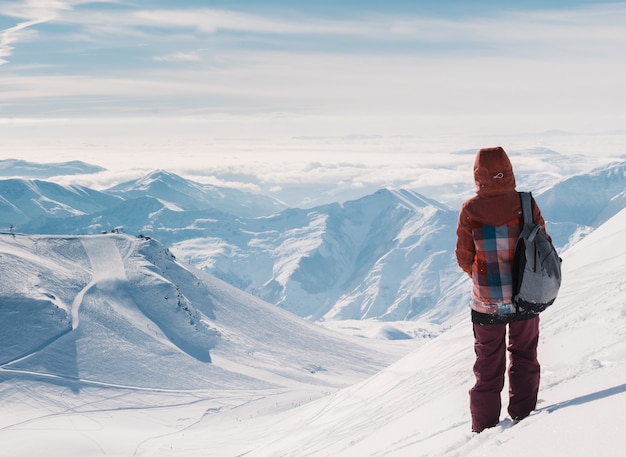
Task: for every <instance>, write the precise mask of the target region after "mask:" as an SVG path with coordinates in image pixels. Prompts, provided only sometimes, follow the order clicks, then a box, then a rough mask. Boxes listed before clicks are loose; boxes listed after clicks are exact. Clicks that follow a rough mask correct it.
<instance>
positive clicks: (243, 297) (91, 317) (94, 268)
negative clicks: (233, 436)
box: [0, 234, 388, 389]
mask: <svg viewBox="0 0 626 457" xmlns="http://www.w3.org/2000/svg"><path fill="white" fill-rule="evenodd" d="M0 253H1V257H0V269H1V270H2V271H3V272H4V280H3V282H2V284H1V285H0V299H1V305H0V314H1V318H0V347H2V348H3V352H2V357H1V359H0V366H1V367H2V371H1V372H0V377H2V378H3V379H11V378H13V377H17V378H19V377H20V375H22V374H23V375H25V376H27V377H29V378H35V379H42V380H44V379H49V378H50V377H52V378H54V379H57V380H59V381H60V382H65V383H70V384H72V385H74V384H75V385H76V386H79V387H80V386H83V385H84V384H85V383H86V385H89V384H91V383H93V384H97V385H101V384H106V385H115V386H133V387H134V388H156V387H158V388H178V389H192V388H209V387H211V388H221V389H225V388H229V389H235V388H237V389H241V388H243V387H245V388H248V389H249V388H260V387H265V388H267V387H268V386H272V385H274V384H275V383H276V384H277V385H280V383H281V381H280V380H281V378H284V379H286V380H289V382H292V381H293V380H294V379H295V380H298V381H300V380H308V381H309V382H311V383H313V384H315V383H316V382H324V381H321V380H327V381H328V382H329V383H330V384H331V385H333V384H335V383H336V382H337V381H338V380H339V383H341V382H342V381H341V379H342V378H343V377H347V378H350V379H351V378H352V377H353V376H356V377H359V376H363V375H366V374H368V373H372V372H374V371H375V370H376V369H378V368H379V367H380V366H381V364H384V363H385V361H386V360H387V357H388V354H387V353H385V352H378V351H372V350H371V349H370V348H368V347H367V346H362V345H360V344H356V342H355V341H357V340H354V339H348V338H343V337H338V336H335V335H334V334H332V333H331V332H329V331H326V330H324V329H323V328H321V327H318V326H315V325H313V324H309V323H306V322H305V321H302V320H300V319H299V318H296V317H294V316H292V315H290V314H288V313H286V312H284V311H281V310H280V309H277V308H275V307H273V306H271V305H269V304H267V303H264V302H262V301H261V300H259V299H256V298H253V297H251V296H249V295H247V294H245V293H243V292H241V291H239V290H237V289H235V288H233V287H231V286H228V285H226V284H225V283H223V282H221V281H219V280H216V279H215V278H212V277H210V276H208V275H206V274H204V273H202V272H199V271H195V272H194V271H190V270H188V269H187V268H186V267H184V266H182V265H181V264H179V263H177V261H176V260H175V258H174V257H173V256H172V254H171V253H170V252H169V250H168V249H167V248H165V247H164V246H162V245H161V244H160V243H158V242H156V241H154V240H149V239H145V238H144V239H138V238H134V237H130V236H127V235H96V236H80V237H67V236H66V237H61V236H26V235H9V234H4V235H0ZM357 342H358V341H357ZM215 358H217V360H226V361H227V363H226V364H222V363H218V362H216V359H215ZM165 367H173V369H166V368H165ZM241 367H246V369H249V368H250V367H257V374H256V375H255V376H245V375H242V374H241V372H242V371H246V370H242V368H241ZM181 372H183V373H185V376H181V375H180V374H181ZM282 382H285V381H284V380H283V381H282Z"/></svg>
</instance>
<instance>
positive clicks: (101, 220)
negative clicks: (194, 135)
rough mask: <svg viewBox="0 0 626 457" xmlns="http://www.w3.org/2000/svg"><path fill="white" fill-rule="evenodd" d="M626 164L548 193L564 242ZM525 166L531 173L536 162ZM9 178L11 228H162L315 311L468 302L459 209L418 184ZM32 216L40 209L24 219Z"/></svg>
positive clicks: (432, 316)
mask: <svg viewBox="0 0 626 457" xmlns="http://www.w3.org/2000/svg"><path fill="white" fill-rule="evenodd" d="M545 154H551V156H555V154H556V153H554V152H551V151H547V152H545ZM557 156H558V154H557ZM532 157H535V156H534V155H533V156H532ZM557 158H558V157H557ZM625 167H626V166H625V165H624V162H619V163H614V164H611V165H609V166H605V167H602V168H598V169H595V170H592V171H591V172H589V173H586V174H579V175H575V176H573V177H571V178H567V179H564V180H562V181H557V182H556V185H554V186H553V187H551V188H548V189H547V190H546V191H544V192H542V193H536V197H537V201H538V202H539V204H540V206H541V208H542V211H543V214H544V216H545V217H546V219H547V220H548V231H549V233H550V234H551V235H552V237H553V239H554V240H555V243H556V244H557V246H560V247H562V248H568V247H569V246H571V245H573V244H575V242H576V241H577V240H579V239H580V238H582V237H583V236H585V235H587V234H588V233H590V232H591V231H592V230H593V229H595V227H597V226H598V225H599V224H600V223H601V222H603V221H604V220H606V219H607V218H608V217H610V216H611V215H613V214H615V213H617V212H618V211H619V210H620V209H621V208H623V207H624V206H626V197H625V196H624V195H625V191H626V178H625V177H624V175H625ZM552 174H553V171H551V170H549V169H548V170H544V171H543V174H542V176H543V177H541V179H540V178H536V179H539V180H540V181H541V182H542V183H544V185H545V184H546V183H547V182H548V180H547V177H546V176H547V175H552ZM520 175H521V176H522V178H521V181H524V180H525V181H528V179H529V177H530V176H532V173H529V172H528V171H527V170H525V169H522V171H521V172H520ZM44 185H45V186H47V188H46V189H44ZM518 187H519V188H520V189H524V190H527V189H528V187H527V185H525V184H523V183H522V184H520V185H519V186H518ZM23 189H26V190H23ZM33 189H34V190H33ZM0 190H2V192H1V193H0V195H2V198H3V199H4V200H3V204H4V205H5V207H6V208H7V211H3V213H2V214H3V221H0V222H4V225H5V227H6V228H8V226H9V224H13V225H14V227H16V229H17V230H20V231H23V232H26V233H49V234H95V233H101V232H103V231H112V230H115V229H116V228H122V229H123V230H124V231H126V232H127V233H129V234H133V235H139V234H143V235H147V236H151V237H154V238H156V239H158V240H159V241H161V242H162V243H163V244H165V245H166V246H168V247H169V248H170V249H171V250H172V252H174V253H175V254H176V255H177V256H178V257H179V258H181V259H182V260H184V261H185V262H187V263H189V264H191V265H193V266H195V267H197V268H199V269H202V270H204V271H206V272H208V273H210V274H212V275H214V276H216V277H218V278H220V279H222V280H224V281H226V282H228V283H229V284H231V285H234V286H235V287H238V288H240V289H242V290H244V291H246V292H249V293H250V294H252V295H255V296H257V297H260V298H261V299H263V300H265V301H268V302H270V303H272V304H275V305H278V306H280V307H282V308H284V309H286V310H289V311H291V312H293V313H295V314H297V315H299V316H303V317H307V318H309V319H312V320H336V319H366V318H377V319H382V320H389V321H395V320H405V319H420V320H428V321H430V322H434V323H442V322H444V321H445V320H447V319H448V318H450V317H451V316H453V315H455V313H456V312H457V311H458V310H459V309H462V308H464V307H465V306H466V303H465V300H464V298H463V294H462V293H460V292H458V290H459V289H457V288H455V287H453V286H454V285H456V284H457V283H459V282H463V281H465V280H466V278H465V277H464V275H463V274H462V273H461V272H460V270H459V269H458V267H457V265H456V261H455V259H454V256H453V250H454V244H455V238H456V235H455V226H456V218H457V211H458V209H457V208H455V209H448V208H447V207H446V206H444V205H442V204H440V203H439V202H436V201H434V200H432V199H428V198H426V197H424V196H423V195H420V194H418V193H416V192H414V191H410V190H407V189H402V188H400V189H394V188H385V189H381V190H379V191H378V192H375V193H373V194H371V195H367V196H365V197H362V198H360V199H357V200H352V201H347V202H344V203H341V204H340V203H335V204H329V205H323V206H319V207H314V208H308V209H297V208H289V209H283V210H281V211H277V210H278V209H280V208H282V206H281V204H280V203H279V202H276V200H274V199H271V198H267V197H263V196H258V195H252V194H247V193H244V192H241V191H235V190H226V189H223V188H216V187H214V186H208V185H201V184H198V183H194V182H192V181H188V180H186V179H183V178H181V177H180V176H177V175H175V174H173V173H169V172H165V171H155V172H152V173H150V174H148V175H147V176H145V177H143V178H141V179H139V180H136V181H130V182H127V183H124V184H120V185H118V186H116V187H114V188H112V189H109V190H107V191H103V192H96V191H89V192H91V194H88V193H87V192H88V189H82V188H77V187H71V188H68V187H62V186H58V185H56V184H50V183H45V182H41V181H23V180H5V181H0ZM79 191H80V192H79ZM77 193H78V194H79V195H81V196H83V195H84V196H85V199H86V200H85V201H84V202H83V200H80V201H78V200H77V196H76V194H77ZM582 195H584V196H585V197H584V198H579V196H582ZM50 202H52V203H50ZM22 208H24V209H22ZM42 215H47V217H42ZM35 216H40V217H35ZM4 218H6V219H7V220H4ZM25 218H26V219H27V218H31V219H30V220H28V221H27V222H23V223H17V222H16V221H15V220H18V221H22V220H24V219H25Z"/></svg>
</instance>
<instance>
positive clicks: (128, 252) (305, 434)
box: [0, 151, 626, 457]
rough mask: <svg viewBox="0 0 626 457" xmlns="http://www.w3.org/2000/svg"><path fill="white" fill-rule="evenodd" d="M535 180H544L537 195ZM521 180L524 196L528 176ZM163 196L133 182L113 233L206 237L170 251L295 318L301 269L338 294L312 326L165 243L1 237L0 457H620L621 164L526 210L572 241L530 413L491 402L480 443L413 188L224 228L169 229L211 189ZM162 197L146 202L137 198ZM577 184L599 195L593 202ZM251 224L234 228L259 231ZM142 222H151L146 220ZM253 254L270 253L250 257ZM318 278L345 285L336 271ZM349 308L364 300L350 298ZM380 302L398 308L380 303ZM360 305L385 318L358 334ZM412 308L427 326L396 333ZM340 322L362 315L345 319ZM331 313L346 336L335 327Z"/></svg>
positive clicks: (449, 271) (440, 225) (544, 333)
mask: <svg viewBox="0 0 626 457" xmlns="http://www.w3.org/2000/svg"><path fill="white" fill-rule="evenodd" d="M545 154H551V152H550V151H546V152H545ZM549 173H553V170H551V169H546V170H545V173H544V174H543V175H542V176H541V177H540V178H537V180H539V181H541V182H542V183H544V184H545V183H547V182H548V181H547V177H546V176H547V174H549ZM522 176H526V178H525V179H526V180H532V179H533V178H532V173H530V171H527V173H526V174H522ZM170 178H172V176H170V175H168V174H167V173H165V172H158V173H154V174H152V175H151V179H146V180H145V181H144V183H143V184H144V187H143V188H140V187H139V186H137V187H132V186H131V184H130V183H129V184H127V186H128V187H129V188H131V187H132V190H133V191H137V192H138V194H137V198H136V199H134V200H128V201H127V202H125V203H127V205H123V206H122V207H121V208H122V209H118V211H119V212H120V214H124V212H128V214H129V215H130V214H133V212H134V214H133V216H136V218H137V222H136V223H137V224H142V225H143V224H146V225H147V224H152V223H157V222H159V221H161V222H163V221H167V220H168V219H166V217H171V219H170V220H172V221H174V220H176V222H177V223H178V222H180V225H176V226H175V225H167V224H166V225H164V226H163V230H164V231H163V232H160V233H168V232H171V233H176V235H172V238H171V240H175V239H176V236H182V235H180V234H179V232H183V231H184V230H186V229H188V228H189V227H198V230H200V229H205V228H206V227H211V230H212V229H216V230H213V232H211V230H207V234H208V233H211V235H212V236H206V237H205V236H199V237H188V238H182V237H181V238H179V239H180V240H181V241H180V244H179V245H178V246H179V247H180V246H182V245H184V246H185V249H186V251H185V252H187V253H190V252H192V251H195V252H197V253H198V256H199V258H200V257H202V256H206V259H214V258H215V257H216V255H217V254H216V253H219V254H220V255H221V256H222V257H223V258H222V259H220V260H219V262H222V261H223V259H225V258H227V257H228V258H230V260H231V263H230V264H222V265H225V266H227V267H228V268H231V269H232V271H233V272H234V273H235V272H236V273H241V274H242V276H241V278H243V279H246V278H247V279H248V280H250V281H252V282H255V284H257V283H261V282H262V280H268V279H267V278H268V277H271V276H267V275H268V273H272V272H274V273H276V276H277V277H280V278H281V280H283V281H284V282H285V284H286V285H287V290H288V292H294V294H293V295H292V297H293V298H292V300H293V302H294V306H300V307H301V308H302V310H303V312H307V313H311V312H312V311H311V310H314V309H315V308H316V307H317V305H318V304H316V303H313V304H311V303H310V302H308V301H306V300H307V299H310V298H311V297H313V296H314V295H311V294H307V293H305V292H306V291H305V290H304V288H305V287H308V288H312V287H314V285H315V283H314V282H305V281H302V280H301V281H300V282H299V281H297V280H296V279H297V275H296V276H295V279H294V276H293V272H294V271H297V269H296V268H298V269H300V270H301V271H303V272H308V273H311V274H315V275H316V278H318V279H319V280H320V281H322V282H323V281H324V280H330V279H333V280H337V281H339V282H341V281H343V282H346V281H353V282H354V284H352V286H351V287H350V288H349V289H347V290H349V293H346V295H345V296H342V295H341V294H339V295H338V297H337V301H336V302H332V303H324V306H326V307H325V308H324V307H323V308H322V309H323V312H322V313H320V315H319V316H318V317H319V320H317V321H316V322H311V321H307V320H304V319H302V318H300V317H298V316H296V315H294V314H291V313H289V312H287V311H285V310H283V309H281V308H280V307H276V306H273V305H271V304H269V303H267V302H265V301H262V300H261V299H259V298H257V297H254V296H252V295H249V294H248V293H246V292H244V291H242V290H240V289H237V288H235V287H233V286H232V285H229V284H227V283H225V282H223V281H221V280H219V279H217V278H216V277H215V276H213V275H211V274H209V273H208V272H207V271H201V270H198V269H195V268H193V267H191V266H189V265H188V264H186V263H185V259H183V258H182V256H179V255H178V251H176V250H175V249H174V248H172V250H170V248H168V247H167V245H166V244H162V242H161V241H162V240H158V237H156V238H157V239H154V238H153V239H149V238H146V237H134V236H131V235H128V234H120V233H109V234H98V235H66V234H60V235H42V234H22V233H17V232H16V231H15V230H13V231H10V232H9V231H7V232H4V233H0V271H2V274H3V278H2V279H3V280H2V281H1V282H0V348H2V349H1V350H0V443H1V447H0V449H1V451H0V455H7V456H11V457H21V456H32V455H45V456H51V457H55V456H59V457H67V456H69V455H72V456H74V455H76V456H81V457H83V456H84V457H91V456H94V457H95V456H116V457H117V456H123V457H125V456H136V457H142V456H143V457H148V456H149V457H153V456H154V457H159V456H167V457H173V456H185V457H200V456H202V457H205V456H208V455H210V456H218V457H230V456H232V457H235V456H242V455H246V456H262V457H288V456H294V457H295V456H297V457H302V456H328V457H330V456H333V457H334V456H342V457H351V456H354V457H367V456H371V457H374V456H377V457H380V456H392V457H396V456H397V457H403V456H411V457H414V456H429V457H443V456H446V457H448V456H452V457H454V456H456V457H461V456H462V457H477V456H496V457H497V456H506V457H509V456H513V457H515V456H524V457H526V456H528V455H537V456H543V455H551V456H552V455H554V456H559V455H567V456H588V455H598V456H618V455H623V454H624V452H625V451H624V449H625V448H626V436H625V435H624V433H623V430H622V429H623V420H622V418H621V416H622V411H623V410H624V408H625V407H626V322H625V321H626V300H625V294H626V279H625V278H626V243H624V240H623V235H624V227H626V209H621V208H623V207H624V165H623V162H622V163H619V164H612V165H607V166H605V167H603V168H600V169H597V170H596V171H594V172H592V173H590V174H589V175H588V176H586V177H585V176H584V175H581V176H574V177H573V178H571V179H570V178H566V179H563V181H561V182H560V183H559V184H557V185H555V186H554V187H552V188H547V190H546V191H545V192H544V193H541V194H539V195H538V201H539V204H540V206H541V208H542V211H543V212H544V215H546V216H547V217H548V219H550V217H551V216H552V212H553V209H554V208H557V207H558V205H559V202H564V203H565V206H567V207H568V208H570V211H569V212H567V211H564V212H561V213H558V214H557V215H558V218H557V219H558V220H557V221H556V222H554V221H553V222H551V223H549V228H550V230H549V231H550V233H551V234H553V235H554V233H556V230H557V229H559V230H561V232H559V235H558V236H557V238H561V239H562V240H568V242H567V244H566V245H565V247H566V249H563V250H562V251H561V252H562V254H561V256H562V257H563V284H562V288H561V291H560V295H559V298H558V299H557V301H556V303H555V304H554V305H553V306H552V307H551V308H549V309H548V310H547V311H545V312H544V313H543V314H542V315H541V339H540V347H539V361H540V363H541V365H542V382H541V388H540V393H539V397H540V403H539V404H538V407H537V410H536V411H534V412H533V413H532V414H531V415H530V416H529V417H528V418H526V419H525V420H523V421H522V422H520V423H518V424H516V425H513V424H512V423H511V421H510V420H509V419H508V418H507V417H506V403H507V402H506V390H507V387H506V386H505V389H504V391H503V411H502V415H501V422H500V424H499V425H498V426H497V427H495V428H493V429H488V430H486V431H484V432H483V433H481V434H478V435H476V434H472V433H471V431H470V417H469V408H468V403H469V397H468V390H469V389H470V388H471V386H472V384H473V374H472V364H473V360H474V354H473V350H472V343H473V337H472V329H471V324H470V322H469V311H468V309H467V306H466V305H467V300H468V295H469V284H468V281H467V278H465V277H464V276H463V275H462V274H460V273H459V271H458V268H456V267H455V266H454V265H453V259H451V254H450V251H449V249H450V248H449V246H448V245H449V244H450V233H451V232H452V231H453V228H454V227H453V225H454V222H455V221H454V215H455V214H454V212H453V211H449V210H446V209H445V207H443V206H441V205H439V204H438V203H437V202H434V201H431V200H429V199H427V198H424V197H422V196H421V195H419V194H417V193H414V192H411V191H408V192H407V191H405V190H395V189H383V190H381V191H379V192H377V193H376V194H373V195H371V196H368V197H366V198H363V199H361V200H358V201H354V202H347V203H345V204H343V205H339V204H335V205H329V206H326V207H318V208H314V209H311V210H295V209H289V210H286V211H282V212H280V213H278V214H275V215H272V216H262V217H260V218H257V219H244V218H229V216H228V215H226V214H223V213H218V212H213V213H211V212H208V213H207V212H202V213H198V214H199V215H201V216H202V217H200V218H198V217H197V215H196V218H186V217H183V216H184V215H185V214H186V211H181V210H184V209H185V207H186V206H188V205H191V206H193V205H197V204H198V201H197V200H195V199H194V195H196V194H197V195H200V196H205V195H209V194H210V195H213V197H214V198H216V199H217V198H218V196H219V192H221V190H219V189H217V192H218V193H217V194H211V192H212V189H211V188H210V186H204V187H203V186H200V187H196V186H193V185H191V186H190V185H189V183H186V182H184V180H175V181H169V179H170ZM174 178H175V176H174ZM155 184H159V185H160V186H161V187H159V188H158V189H160V192H161V193H160V194H159V195H160V196H155V195H151V194H149V193H145V192H148V190H149V189H150V188H154V185H155ZM3 185H5V187H6V189H8V190H7V192H8V193H6V194H3V198H4V197H5V195H10V192H11V190H15V189H24V191H25V192H26V191H28V192H27V195H29V196H32V198H34V199H35V200H36V201H39V202H44V201H54V202H58V205H56V204H55V205H56V206H57V207H58V208H64V210H65V211H67V212H68V213H71V212H72V211H73V208H74V209H75V208H76V206H74V205H73V204H69V203H68V202H70V201H71V199H73V198H78V197H74V196H75V195H79V196H80V199H79V200H80V203H81V205H83V208H84V211H85V212H88V213H90V214H91V213H93V211H94V208H97V207H104V206H107V205H108V204H109V203H108V202H111V201H120V200H119V198H118V197H111V196H110V195H106V194H99V193H95V192H94V191H91V190H89V189H86V188H77V187H63V188H61V187H55V186H50V185H48V184H45V183H42V182H26V181H24V180H11V181H4V182H3ZM581 186H583V187H581ZM123 187H124V186H121V187H120V188H119V189H118V191H119V193H120V195H121V194H122V192H123ZM587 187H590V188H591V189H592V190H594V192H593V193H591V194H589V195H590V198H589V199H586V198H585V197H584V195H587ZM172 188H174V189H175V191H172V192H170V191H169V190H168V189H172ZM46 189H47V190H46ZM176 192H178V195H179V196H180V197H179V198H175V196H176V195H177V194H176ZM88 194H89V195H91V197H90V198H83V196H85V195H88ZM68 195H69V196H71V199H69V200H68V198H69V197H68ZM224 195H226V194H224ZM51 197H54V198H52V199H50V198H51ZM29 198H31V197H29ZM46 198H48V199H49V200H46ZM591 200H593V201H591ZM3 201H4V200H3ZM236 201H240V202H242V201H243V202H250V201H251V200H249V199H248V197H247V196H245V195H242V194H239V193H237V194H236V195H235V196H234V197H233V199H232V200H229V199H228V198H226V200H225V201H224V204H225V205H229V204H232V202H236ZM7 202H8V203H7V207H9V206H8V205H10V202H11V199H10V198H9V200H7ZM94 203H97V204H96V205H94ZM65 204H67V206H63V205H65ZM271 204H272V203H271V202H268V201H263V200H261V202H260V206H261V207H263V206H264V205H265V207H270V206H271ZM251 205H252V206H251V207H250V208H249V209H247V210H246V212H249V213H255V212H257V209H255V208H254V204H252V203H251ZM35 206H36V205H34V206H33V207H32V208H35ZM18 207H20V208H22V207H21V206H19V205H17V206H15V205H14V206H13V208H15V209H17V208H18ZM35 209H36V208H35ZM35 209H33V211H35ZM155 211H160V212H161V219H154V220H149V221H148V220H146V219H145V218H143V217H144V214H152V213H155ZM35 212H36V211H35ZM173 214H175V215H180V216H181V218H180V221H178V219H175V218H176V217H178V216H174V215H173ZM213 216H214V217H213ZM392 216H393V217H392ZM85 220H87V219H85ZM88 220H89V223H90V224H97V220H96V219H92V218H91V216H90V218H89V219H88ZM377 221H379V222H380V224H379V225H378V224H377ZM127 222H128V221H127ZM383 222H384V223H383ZM586 224H593V225H586ZM69 226H70V225H67V226H65V225H61V224H60V225H59V228H62V227H69ZM76 226H78V225H76ZM76 226H74V227H76ZM217 229H219V230H217ZM392 229H393V230H392ZM552 229H554V230H555V231H552ZM289 230H291V231H289ZM98 231H99V230H98ZM381 232H389V233H392V238H393V239H392V240H390V239H389V234H387V235H388V236H387V238H385V237H383V236H381ZM189 233H192V230H189ZM226 233H231V235H232V236H228V237H226V236H224V234H226ZM571 234H574V236H573V237H572V236H571ZM383 243H386V244H384V245H383ZM350 246H352V249H353V251H351V252H350V253H349V255H348V253H346V252H345V250H346V249H348V247H350ZM354 246H356V248H355V247H354ZM255 248H262V250H261V251H259V253H257V254H256V257H254V256H252V255H251V252H252V249H255ZM368 249H369V250H368ZM373 250H379V251H380V255H379V256H378V257H375V261H373V262H371V263H372V265H371V268H370V266H369V264H368V263H367V262H366V261H365V260H366V258H367V256H368V255H369V256H372V251H373ZM209 253H210V254H209ZM174 254H176V256H175V255H174ZM292 254H295V257H294V256H292ZM305 254H306V255H305ZM301 258H307V259H308V260H307V262H308V264H307V263H306V262H305V263H304V264H300V263H299V260H300V259H301ZM373 258H374V257H373ZM212 261H213V262H215V260H212ZM207 262H209V260H205V263H207ZM219 262H217V263H218V264H219ZM281 262H282V263H281ZM332 262H337V263H340V264H341V268H337V269H336V270H332V267H333V263H332ZM348 264H350V265H352V266H353V267H355V271H357V270H358V269H359V267H360V268H361V269H364V268H365V265H368V268H367V269H366V271H364V272H363V274H362V275H361V276H356V275H354V276H353V275H352V274H350V275H349V274H347V273H344V274H345V275H346V276H344V277H340V278H337V277H336V276H337V275H336V274H335V273H334V272H336V271H342V272H343V270H344V269H345V266H346V265H348ZM204 265H205V264H202V263H201V262H198V264H197V266H204ZM212 266H215V265H212ZM274 269H275V270H274ZM435 272H436V275H435V276H429V275H433V274H435ZM290 273H291V276H290ZM303 274H304V273H301V275H303ZM324 278H326V279H324ZM355 278H361V279H359V280H355ZM243 279H242V280H243ZM301 279H302V278H301ZM257 285H258V284H257ZM266 286H267V288H268V289H269V290H271V288H272V286H275V285H273V284H271V283H268V284H266ZM298 287H299V288H300V289H298ZM434 287H436V288H437V290H436V291H435V292H436V293H437V294H438V299H437V302H436V304H435V305H434V306H433V298H432V295H429V294H432V293H433V289H434ZM370 289H371V290H370ZM275 290H276V293H277V294H280V293H283V292H284V291H285V290H286V289H285V288H278V287H277V288H276V289H275ZM337 290H339V289H337ZM349 294H353V295H355V296H357V295H358V296H361V297H362V299H361V300H360V301H357V302H355V301H350V297H349ZM385 294H388V295H390V296H391V297H392V298H393V300H392V302H393V306H389V307H388V306H385V305H384V301H382V298H384V295H385ZM342 300H343V301H342ZM377 300H378V301H377ZM355 303H357V305H355ZM407 303H410V304H411V308H410V309H409V308H408V307H406V306H405V305H406V304H407ZM344 304H345V305H346V306H343V305H344ZM361 307H363V309H367V310H371V312H372V313H373V314H375V315H377V318H376V319H362V317H363V315H362V314H360V308H361ZM355 308H359V309H358V310H357V311H359V312H357V311H354V309H355ZM329 310H330V311H329ZM410 310H418V311H419V319H413V320H406V316H407V314H409V312H410ZM353 312H354V315H355V316H357V318H356V319H348V317H350V314H351V313H353ZM368 312H369V311H368ZM341 314H343V315H344V316H343V317H346V319H343V320H334V319H331V317H333V316H335V315H341ZM324 315H325V316H324ZM396 319H404V320H396Z"/></svg>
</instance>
